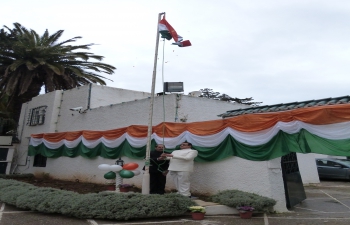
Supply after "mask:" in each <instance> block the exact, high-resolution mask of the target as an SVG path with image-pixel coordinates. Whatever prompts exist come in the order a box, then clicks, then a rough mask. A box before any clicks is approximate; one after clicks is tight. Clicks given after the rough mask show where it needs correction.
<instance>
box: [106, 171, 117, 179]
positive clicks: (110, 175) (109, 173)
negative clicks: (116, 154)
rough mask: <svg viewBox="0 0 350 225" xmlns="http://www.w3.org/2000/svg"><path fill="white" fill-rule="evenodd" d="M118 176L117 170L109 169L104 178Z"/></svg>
mask: <svg viewBox="0 0 350 225" xmlns="http://www.w3.org/2000/svg"><path fill="white" fill-rule="evenodd" d="M116 176H117V175H115V172H113V171H109V172H108V173H106V174H105V175H104V178H105V179H114V178H115V177H116Z"/></svg>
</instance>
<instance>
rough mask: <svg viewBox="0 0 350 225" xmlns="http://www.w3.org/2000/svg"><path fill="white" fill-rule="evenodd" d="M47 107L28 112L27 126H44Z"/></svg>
mask: <svg viewBox="0 0 350 225" xmlns="http://www.w3.org/2000/svg"><path fill="white" fill-rule="evenodd" d="M46 108H47V106H46V105H45V106H39V107H36V108H33V109H30V110H29V116H28V121H27V125H29V126H36V125H41V124H44V122H45V113H46Z"/></svg>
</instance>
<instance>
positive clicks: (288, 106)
mask: <svg viewBox="0 0 350 225" xmlns="http://www.w3.org/2000/svg"><path fill="white" fill-rule="evenodd" d="M349 103H350V96H348V95H347V96H342V97H337V98H324V99H319V100H309V101H303V102H291V103H281V104H275V105H264V106H255V107H251V108H244V109H235V110H230V111H227V112H225V113H223V114H220V115H218V116H220V117H222V118H226V117H233V116H239V115H243V114H252V113H269V112H279V111H287V110H293V109H299V108H307V107H315V106H322V105H334V104H349Z"/></svg>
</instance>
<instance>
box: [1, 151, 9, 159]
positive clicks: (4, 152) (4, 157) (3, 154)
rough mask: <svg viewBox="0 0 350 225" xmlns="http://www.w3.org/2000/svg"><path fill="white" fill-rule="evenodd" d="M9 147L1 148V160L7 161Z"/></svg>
mask: <svg viewBox="0 0 350 225" xmlns="http://www.w3.org/2000/svg"><path fill="white" fill-rule="evenodd" d="M8 151H9V149H8V148H0V161H6V160H7V153H8Z"/></svg>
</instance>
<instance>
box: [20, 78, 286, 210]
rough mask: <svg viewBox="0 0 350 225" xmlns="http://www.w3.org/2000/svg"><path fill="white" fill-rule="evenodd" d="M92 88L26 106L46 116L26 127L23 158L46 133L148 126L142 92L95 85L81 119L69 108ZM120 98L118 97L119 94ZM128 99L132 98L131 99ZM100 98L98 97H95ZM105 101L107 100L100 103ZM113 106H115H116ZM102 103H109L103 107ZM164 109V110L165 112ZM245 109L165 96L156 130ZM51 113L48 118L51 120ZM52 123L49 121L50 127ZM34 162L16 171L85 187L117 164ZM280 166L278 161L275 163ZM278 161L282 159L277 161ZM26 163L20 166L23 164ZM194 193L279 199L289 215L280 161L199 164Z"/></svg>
mask: <svg viewBox="0 0 350 225" xmlns="http://www.w3.org/2000/svg"><path fill="white" fill-rule="evenodd" d="M88 93H89V89H88V86H84V87H80V88H79V89H78V88H76V89H72V90H69V91H64V92H61V91H56V92H53V93H49V94H46V95H41V96H38V97H36V98H34V99H33V100H32V101H31V102H29V103H26V104H24V106H23V107H24V108H22V109H24V111H25V110H26V109H30V108H33V107H37V106H39V105H43V104H44V103H45V105H48V109H47V115H46V116H47V117H46V119H47V120H46V121H47V123H46V122H45V124H44V125H39V126H36V127H31V126H27V125H25V123H23V124H22V126H21V127H20V129H22V130H23V131H22V132H21V133H22V135H21V141H22V142H21V144H20V146H19V147H18V150H19V152H20V153H22V155H25V152H26V151H27V149H28V139H27V138H26V137H29V136H30V134H33V133H42V132H54V131H58V132H64V131H75V130H108V129H116V128H120V127H125V126H129V125H147V123H148V115H149V103H150V102H149V101H150V100H149V99H148V98H144V99H138V100H135V99H134V98H135V96H138V97H140V98H141V97H144V96H147V95H145V94H143V93H139V94H137V95H136V94H135V93H134V92H131V93H130V95H128V91H127V90H123V91H122V90H121V89H119V90H118V91H116V92H113V91H112V89H110V88H106V89H105V88H100V87H97V88H96V87H95V86H94V85H93V86H92V90H91V102H90V105H91V106H92V105H94V106H96V107H95V108H91V109H89V110H87V111H86V113H83V114H80V113H79V112H73V111H70V110H69V109H70V108H73V107H78V106H82V107H84V108H86V107H87V104H88ZM118 93H119V95H118ZM128 96H129V97H128ZM95 97H96V98H95ZM102 98H103V100H102ZM118 99H119V100H121V99H123V100H124V99H129V100H130V99H132V101H127V102H118ZM113 101H114V102H115V103H113ZM102 104H107V105H105V106H102ZM163 104H164V107H163ZM243 107H246V106H245V105H240V104H231V103H227V102H221V101H216V100H211V99H205V98H198V97H190V96H184V95H177V94H171V95H165V96H159V97H156V98H155V101H154V111H153V125H157V124H159V123H161V122H163V120H164V118H163V117H164V116H165V121H167V122H175V121H180V119H187V122H196V121H204V120H213V119H220V118H219V117H217V115H218V114H221V113H223V112H225V111H228V110H233V109H238V108H243ZM49 114H50V115H49ZM26 115H27V114H26V113H24V112H23V115H21V120H26V119H27V118H26V117H25V116H26ZM49 121H50V122H49ZM33 159H34V157H30V162H29V163H28V166H18V167H16V172H21V173H34V174H35V175H40V174H42V173H50V175H51V176H52V177H55V178H59V179H67V180H75V179H79V180H80V181H81V182H97V183H102V182H105V181H106V180H105V179H104V178H103V175H104V174H105V172H106V171H101V170H99V169H98V168H97V167H98V165H100V164H103V163H106V164H114V163H115V160H111V159H104V158H101V157H97V158H96V159H85V158H83V157H76V158H68V157H60V158H57V159H47V166H46V167H44V168H40V167H32V165H33ZM123 160H124V161H125V163H127V162H136V163H138V164H139V165H140V168H139V169H141V168H142V167H143V164H144V162H143V161H142V160H134V159H128V158H126V157H123ZM277 161H278V159H277ZM279 161H280V159H279ZM24 163H25V159H24V161H22V165H24ZM191 180H192V183H191V184H192V188H191V189H192V192H193V193H198V194H200V193H202V194H214V193H216V192H218V191H220V190H226V189H239V190H242V191H247V192H252V193H256V194H260V195H263V196H267V197H271V198H274V199H276V200H277V202H278V203H277V205H276V207H275V210H276V211H278V212H285V211H287V209H286V202H285V197H284V187H283V179H282V172H281V168H280V163H277V162H276V160H272V161H267V162H266V161H265V162H253V161H248V160H244V159H241V158H238V157H231V158H228V159H226V160H222V161H219V162H211V163H195V170H194V173H193V174H192V178H191ZM124 183H133V184H135V185H137V186H141V184H142V175H140V176H137V177H134V178H131V179H129V180H125V181H124ZM167 189H174V185H173V182H172V181H171V180H170V179H169V178H168V181H167Z"/></svg>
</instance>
